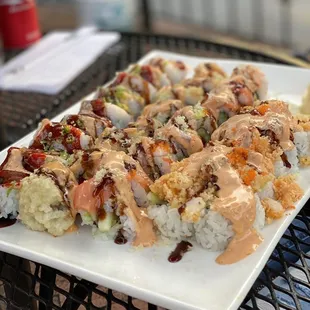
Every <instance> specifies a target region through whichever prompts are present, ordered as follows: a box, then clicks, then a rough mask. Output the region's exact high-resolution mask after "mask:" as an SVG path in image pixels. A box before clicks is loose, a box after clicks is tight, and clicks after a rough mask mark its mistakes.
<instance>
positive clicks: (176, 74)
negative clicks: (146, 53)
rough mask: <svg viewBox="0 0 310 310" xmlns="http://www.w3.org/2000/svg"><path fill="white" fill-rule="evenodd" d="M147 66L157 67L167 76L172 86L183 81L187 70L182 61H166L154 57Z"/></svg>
mask: <svg viewBox="0 0 310 310" xmlns="http://www.w3.org/2000/svg"><path fill="white" fill-rule="evenodd" d="M149 65H151V66H154V67H158V68H159V69H160V70H161V71H162V72H164V73H165V74H166V75H167V76H168V78H169V79H170V81H171V82H172V84H176V83H179V82H181V81H182V80H184V79H185V78H186V75H187V73H188V68H187V66H186V65H185V64H184V63H183V62H182V61H174V60H166V59H163V58H160V57H156V58H152V59H151V60H150V61H149Z"/></svg>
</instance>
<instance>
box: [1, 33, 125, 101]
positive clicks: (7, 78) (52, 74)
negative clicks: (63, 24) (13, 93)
mask: <svg viewBox="0 0 310 310" xmlns="http://www.w3.org/2000/svg"><path fill="white" fill-rule="evenodd" d="M119 38H120V35H119V33H116V32H96V31H95V29H94V28H86V29H84V28H82V29H80V30H78V31H75V32H73V33H70V32H54V33H51V34H49V35H47V36H45V37H44V38H43V39H42V40H41V41H40V42H39V43H37V44H35V45H34V46H33V47H31V48H30V49H29V50H26V51H25V52H23V53H22V54H20V55H19V56H17V57H16V58H14V59H13V60H12V61H10V62H8V63H7V64H5V65H4V66H3V67H2V68H1V69H0V88H1V89H6V90H17V91H35V92H40V93H45V94H51V95H52V94H57V93H59V92H60V91H61V90H62V89H63V88H64V87H65V86H67V85H68V84H69V83H70V82H71V81H72V80H73V79H74V78H75V77H76V76H78V75H79V74H80V73H81V72H82V71H83V70H84V69H86V68H87V67H88V66H89V65H91V64H92V63H93V62H94V61H95V60H96V58H97V57H99V56H100V55H101V54H102V53H103V52H104V51H105V50H106V49H107V48H108V47H110V46H111V45H113V44H114V43H116V42H117V41H118V40H119Z"/></svg>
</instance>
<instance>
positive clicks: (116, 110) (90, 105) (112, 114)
mask: <svg viewBox="0 0 310 310" xmlns="http://www.w3.org/2000/svg"><path fill="white" fill-rule="evenodd" d="M79 114H83V115H90V116H93V117H96V116H99V117H103V118H107V119H109V120H110V121H111V122H112V124H113V126H116V127H117V128H125V127H127V125H128V124H129V123H130V122H132V121H133V116H132V115H130V114H129V113H128V112H126V111H125V110H124V109H122V108H120V107H119V106H117V105H115V104H112V103H110V102H105V101H104V100H102V99H95V100H85V101H83V102H82V104H81V108H80V112H79Z"/></svg>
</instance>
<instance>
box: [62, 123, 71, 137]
mask: <svg viewBox="0 0 310 310" xmlns="http://www.w3.org/2000/svg"><path fill="white" fill-rule="evenodd" d="M70 131H71V127H70V126H69V125H64V126H63V128H62V134H63V135H67V134H68V133H70Z"/></svg>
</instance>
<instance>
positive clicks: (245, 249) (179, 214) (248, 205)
mask: <svg viewBox="0 0 310 310" xmlns="http://www.w3.org/2000/svg"><path fill="white" fill-rule="evenodd" d="M278 182H279V183H280V184H278ZM285 184H287V185H286V186H284V185H285ZM288 184H290V185H291V186H292V188H294V190H292V189H289V188H288ZM270 185H271V189H270ZM283 186H284V188H285V191H287V190H289V191H290V194H288V195H287V196H293V197H294V198H293V199H292V200H291V202H292V201H294V202H296V201H297V200H298V199H300V197H301V195H302V190H301V189H300V188H299V186H298V185H297V184H296V183H294V182H292V180H289V179H288V178H286V179H285V180H282V179H280V178H279V179H275V177H274V175H273V173H272V164H271V162H270V161H268V160H267V161H266V159H265V158H264V157H263V156H262V155H261V154H259V153H256V152H254V151H251V150H247V149H244V148H234V147H226V146H223V145H218V144H210V145H208V146H207V147H206V148H205V149H203V150H202V151H201V152H199V153H196V154H193V155H191V156H190V157H189V158H186V159H184V160H182V161H181V162H179V163H175V164H174V165H173V166H172V170H171V172H170V173H169V174H166V175H164V176H162V177H161V178H160V179H158V180H156V181H155V182H154V184H153V185H151V191H152V195H153V200H154V203H153V205H151V206H150V207H149V208H148V214H149V217H150V218H152V219H153V220H154V224H155V226H156V227H157V229H158V231H159V232H160V234H161V235H162V236H163V237H164V238H168V239H176V240H181V239H184V238H186V239H187V240H195V241H196V242H198V243H199V244H200V245H201V246H202V247H204V248H206V249H208V250H211V251H223V250H224V253H222V254H221V255H220V256H219V257H218V258H217V262H218V263H220V264H231V263H234V262H236V261H239V260H240V259H243V258H244V257H246V256H247V255H249V254H250V253H251V252H253V251H254V249H255V248H256V246H258V245H259V244H260V242H261V240H262V239H261V237H260V231H261V230H262V228H263V227H264V225H265V222H266V221H267V222H270V221H272V220H273V219H277V218H279V217H282V216H283V215H284V214H285V212H286V211H287V210H288V209H290V207H291V206H290V205H289V204H288V201H286V203H284V193H283V189H282V190H281V188H282V187H283ZM279 189H280V190H279ZM236 192H238V195H236ZM282 198H283V199H282ZM285 198H287V197H285ZM247 238H249V239H247ZM254 245H255V247H253V246H254Z"/></svg>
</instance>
